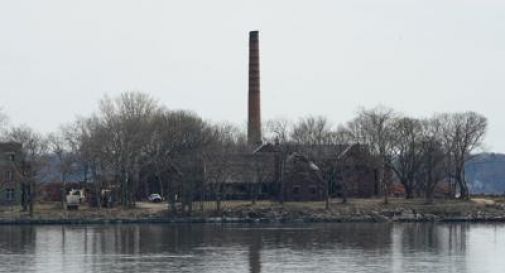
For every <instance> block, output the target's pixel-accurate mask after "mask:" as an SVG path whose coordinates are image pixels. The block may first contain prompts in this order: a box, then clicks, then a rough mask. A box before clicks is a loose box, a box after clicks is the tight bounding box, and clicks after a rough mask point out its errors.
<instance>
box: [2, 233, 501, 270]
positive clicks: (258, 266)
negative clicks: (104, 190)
mask: <svg viewBox="0 0 505 273" xmlns="http://www.w3.org/2000/svg"><path fill="white" fill-rule="evenodd" d="M504 231H505V226H504V225H468V224H450V225H444V224H394V225H393V224H362V223H361V224H314V225H290V226H286V225H283V226H271V225H252V226H251V225H110V226H1V227H0V264H1V265H2V268H0V271H2V272H69V271H71V272H167V271H169V272H254V273H259V272H308V271H314V270H317V271H318V272H374V273H376V272H427V271H431V272H475V271H479V272H505V264H504V263H503V262H502V260H505V259H501V257H500V255H501V254H500V253H503V252H504V251H505V236H503V235H502V234H505V233H504ZM479 269H480V270H479ZM482 269H485V271H482Z"/></svg>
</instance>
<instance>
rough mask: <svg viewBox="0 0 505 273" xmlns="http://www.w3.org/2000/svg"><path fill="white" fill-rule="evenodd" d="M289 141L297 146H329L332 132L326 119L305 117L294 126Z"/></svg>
mask: <svg viewBox="0 0 505 273" xmlns="http://www.w3.org/2000/svg"><path fill="white" fill-rule="evenodd" d="M291 139H292V140H293V141H294V142H295V143H298V144H304V145H323V144H331V141H332V139H333V138H332V131H331V125H330V122H329V121H328V119H327V118H326V117H323V116H318V117H312V116H309V117H305V118H301V119H300V120H299V121H298V123H296V124H294V126H293V129H292V131H291Z"/></svg>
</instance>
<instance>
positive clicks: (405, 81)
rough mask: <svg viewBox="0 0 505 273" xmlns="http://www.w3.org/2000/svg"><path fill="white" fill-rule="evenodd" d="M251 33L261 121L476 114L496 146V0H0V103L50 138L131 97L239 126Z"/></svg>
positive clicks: (502, 79) (502, 35)
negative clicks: (364, 110)
mask: <svg viewBox="0 0 505 273" xmlns="http://www.w3.org/2000/svg"><path fill="white" fill-rule="evenodd" d="M251 30H259V31H260V34H259V35H260V38H259V39H260V58H261V59H260V63H261V65H260V66H261V96H262V97H261V103H262V118H263V119H264V120H266V119H270V118H279V117H281V118H289V119H295V120H296V119H297V118H299V117H302V116H306V115H324V116H327V117H328V118H329V119H330V120H332V121H333V123H334V125H335V126H337V125H338V124H342V123H345V122H347V121H348V120H350V119H351V118H352V117H353V116H354V115H355V114H356V112H357V110H358V109H359V108H360V107H374V106H377V105H379V104H380V105H385V106H389V107H392V108H394V109H396V110H398V111H400V112H402V113H404V114H406V115H411V116H414V117H429V116H431V115H432V114H434V113H441V112H456V111H476V112H479V113H481V114H482V115H484V116H486V117H487V118H488V119H489V130H488V134H487V137H486V141H485V142H486V145H485V150H486V151H489V152H505V141H504V137H503V136H504V135H505V104H504V102H505V100H504V94H503V93H504V91H505V75H504V72H505V1H491V0H475V1H469V0H457V1H449V0H447V1H444V0H433V1H432V0H420V1H415V0H397V1H396V0H385V1H377V0H368V1H366V0H349V1H337V0H328V1H322V0H320V1H318V0H311V1H296V0H276V1H262V0H256V1H240V0H230V1H222V0H213V1H192V0H185V1H168V0H158V1H155V0H137V1H134V0H86V1H84V0H82V1H77V0H75V1H70V0H58V1H57V0H45V1H41V0H33V1H28V0H2V1H0V108H2V111H3V112H4V113H5V114H7V115H8V116H9V119H10V123H11V124H26V125H28V126H31V127H33V128H35V129H36V130H39V131H41V132H43V133H47V132H51V131H54V130H56V129H57V128H58V126H60V125H62V124H66V123H69V122H72V121H73V120H74V119H75V118H76V117H77V116H87V115H90V114H91V113H93V112H95V111H97V108H98V101H99V100H100V99H101V98H102V97H103V96H104V95H105V94H107V95H109V96H112V97H113V96H116V95H118V94H120V93H122V92H125V91H140V92H145V93H148V94H150V95H152V96H153V97H154V98H157V99H158V100H159V102H160V103H161V104H163V105H165V106H166V107H168V108H169V109H188V110H192V111H194V112H196V113H198V114H199V115H201V116H202V117H203V118H205V119H209V120H212V121H224V120H227V121H230V122H233V123H237V124H245V121H246V118H247V108H246V106H247V75H248V74H247V64H248V63H247V62H248V32H249V31H251Z"/></svg>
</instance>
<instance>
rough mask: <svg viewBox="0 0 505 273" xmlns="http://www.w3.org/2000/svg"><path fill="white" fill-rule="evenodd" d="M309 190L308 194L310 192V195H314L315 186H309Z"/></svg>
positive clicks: (315, 191)
mask: <svg viewBox="0 0 505 273" xmlns="http://www.w3.org/2000/svg"><path fill="white" fill-rule="evenodd" d="M309 192H310V194H312V195H316V193H317V189H316V187H314V186H312V187H309Z"/></svg>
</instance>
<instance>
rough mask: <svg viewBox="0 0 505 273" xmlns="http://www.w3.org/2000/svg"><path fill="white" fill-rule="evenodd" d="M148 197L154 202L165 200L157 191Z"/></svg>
mask: <svg viewBox="0 0 505 273" xmlns="http://www.w3.org/2000/svg"><path fill="white" fill-rule="evenodd" d="M147 199H148V200H149V201H151V202H153V203H159V202H161V201H163V197H161V195H159V194H157V193H153V194H151V195H149V196H148V197H147Z"/></svg>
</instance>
